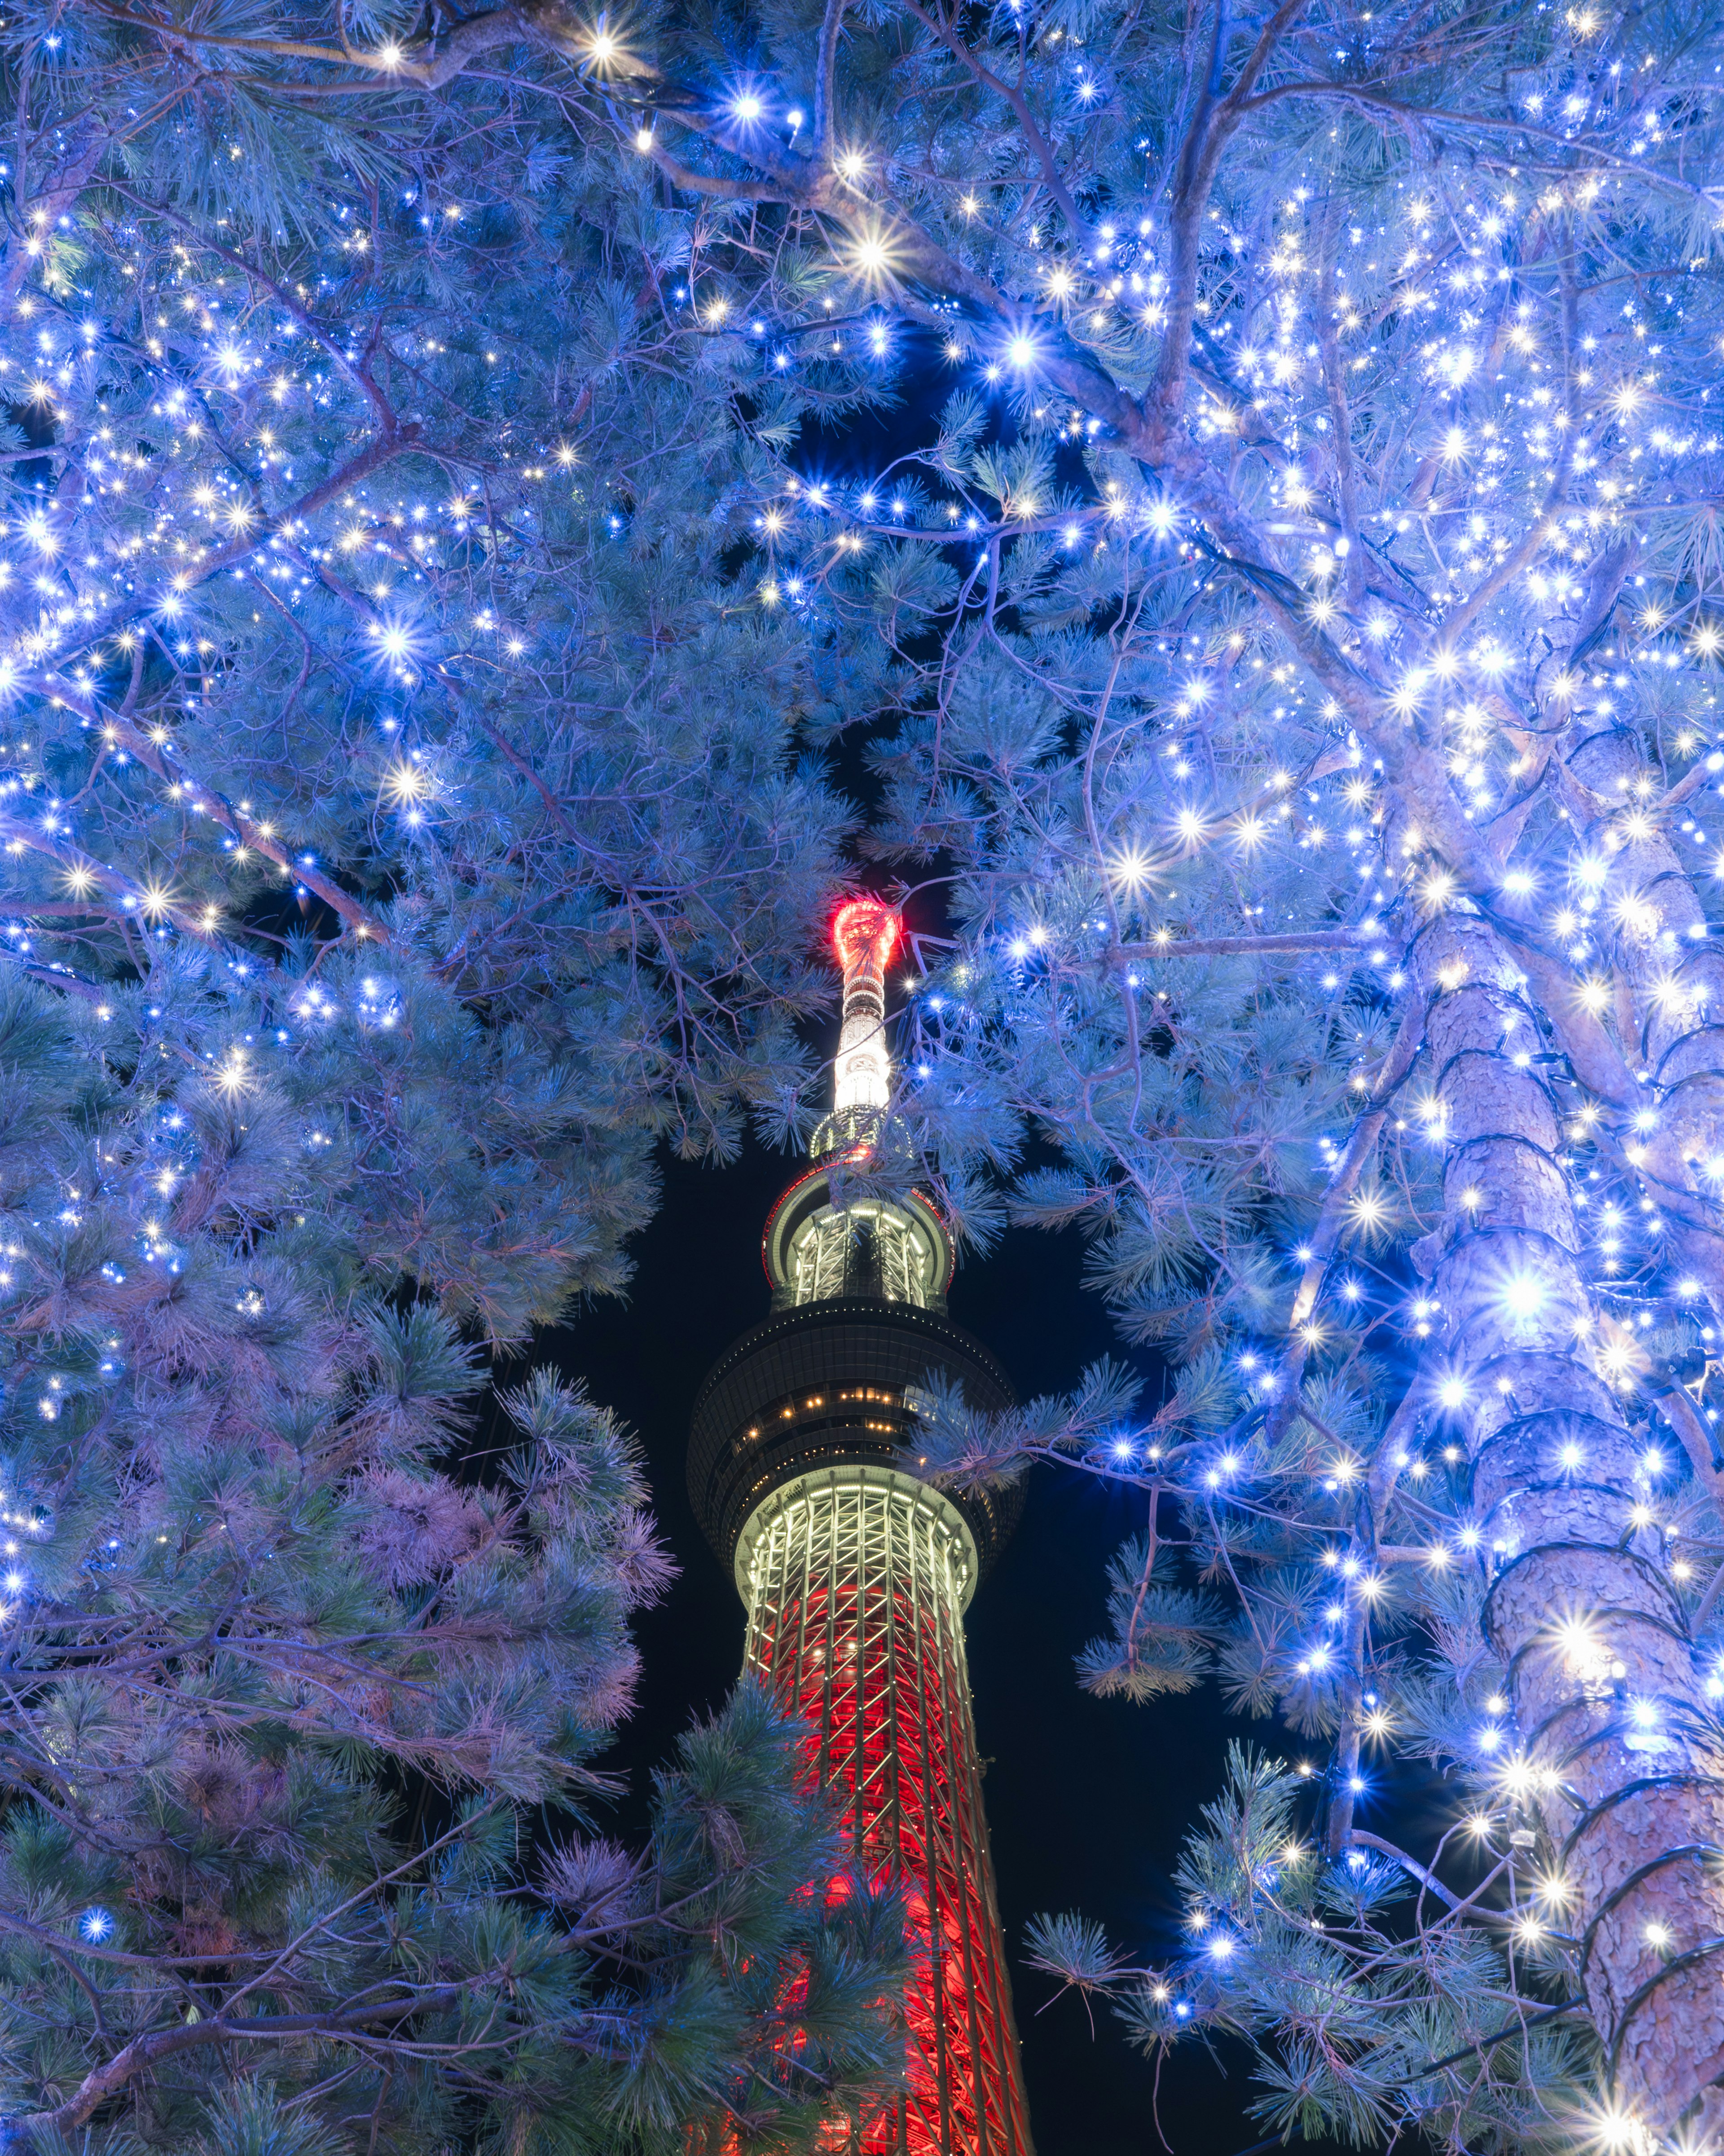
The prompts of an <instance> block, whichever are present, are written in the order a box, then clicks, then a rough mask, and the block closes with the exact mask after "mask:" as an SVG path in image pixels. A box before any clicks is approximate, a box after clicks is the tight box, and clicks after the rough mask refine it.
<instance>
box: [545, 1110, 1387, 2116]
mask: <svg viewBox="0 0 1724 2156" xmlns="http://www.w3.org/2000/svg"><path fill="white" fill-rule="evenodd" d="M792 1173H793V1161H792V1160H791V1159H790V1158H789V1157H788V1156H785V1155H772V1154H768V1153H767V1152H762V1151H760V1150H758V1149H756V1148H752V1147H751V1149H750V1151H749V1152H748V1154H747V1157H746V1158H745V1159H744V1160H743V1161H742V1163H741V1164H739V1165H738V1166H736V1167H735V1168H728V1169H714V1168H697V1167H692V1166H689V1165H686V1164H684V1163H675V1162H672V1163H668V1165H667V1167H666V1169H665V1180H664V1203H663V1204H662V1206H661V1208H660V1210H659V1214H658V1215H657V1217H656V1218H655V1219H654V1221H653V1223H652V1224H651V1225H650V1226H649V1228H648V1229H646V1231H645V1232H644V1234H643V1235H641V1236H640V1237H639V1239H638V1241H637V1243H636V1245H635V1255H636V1258H637V1264H638V1270H637V1272H636V1275H635V1278H634V1286H633V1289H632V1291H631V1294H630V1297H629V1301H628V1302H627V1303H626V1304H624V1303H619V1302H615V1301H611V1302H607V1303H603V1304H598V1305H595V1306H593V1308H592V1309H591V1310H590V1311H589V1312H587V1313H585V1314H583V1315H582V1316H581V1317H579V1318H577V1320H576V1321H575V1322H573V1323H572V1325H571V1326H569V1327H567V1329H565V1330H564V1331H562V1332H558V1333H556V1334H552V1335H551V1336H548V1337H547V1338H546V1341H545V1342H543V1343H542V1346H541V1353H548V1354H550V1355H553V1356H554V1357H555V1358H557V1361H558V1362H559V1363H561V1365H562V1368H563V1369H564V1371H565V1372H566V1373H567V1374H569V1375H570V1376H574V1377H579V1378H583V1379H584V1380H585V1381H586V1383H587V1386H588V1388H589V1390H590V1391H591V1394H592V1395H593V1398H594V1399H596V1400H598V1401H600V1402H602V1403H603V1404H606V1405H608V1406H611V1407H613V1408H615V1409H617V1410H618V1412H619V1413H620V1414H622V1415H623V1416H624V1417H625V1418H626V1419H627V1420H628V1421H629V1423H630V1424H632V1425H633V1427H634V1430H636V1432H637V1433H638V1434H639V1437H640V1439H641V1440H642V1442H643V1443H644V1446H645V1448H646V1452H647V1455H648V1459H649V1463H650V1472H651V1476H652V1483H653V1491H654V1502H655V1506H656V1509H657V1512H658V1516H659V1520H660V1522H662V1525H663V1528H664V1532H665V1533H666V1535H667V1537H668V1538H669V1540H670V1543H671V1545H672V1547H673V1548H674V1549H675V1553H676V1556H677V1558H678V1559H679V1561H680V1563H681V1565H682V1574H681V1577H680V1579H679V1581H678V1582H677V1584H676V1586H675V1589H673V1591H672V1592H671V1594H670V1597H669V1599H668V1600H667V1601H666V1602H665V1603H664V1604H663V1605H662V1606H661V1607H660V1608H659V1609H656V1610H654V1611H653V1612H651V1613H650V1614H648V1615H647V1616H646V1617H645V1618H644V1619H643V1620H641V1623H640V1626H639V1637H640V1642H641V1646H642V1649H643V1652H644V1663H645V1668H644V1684H643V1688H642V1694H641V1706H640V1712H639V1713H638V1714H637V1715H636V1717H634V1720H633V1721H631V1722H629V1725H628V1727H626V1729H625V1730H624V1731H623V1735H622V1740H621V1742H620V1743H619V1744H618V1748H617V1749H616V1751H615V1753H613V1754H612V1755H611V1763H613V1765H615V1766H617V1767H618V1768H623V1769H626V1770H627V1771H628V1773H629V1776H630V1779H631V1784H632V1789H633V1792H634V1794H633V1798H632V1800H631V1802H630V1803H629V1805H628V1806H626V1807H625V1808H624V1809H623V1814H622V1816H621V1820H620V1822H619V1823H621V1824H623V1825H639V1824H642V1823H644V1817H645V1812H644V1793H645V1791H646V1789H647V1784H648V1777H649V1774H650V1771H651V1769H652V1768H653V1767H654V1765H656V1764H658V1763H660V1762H661V1761H663V1760H664V1759H665V1758H667V1757H668V1756H669V1754H670V1749H671V1747H672V1745H673V1743H674V1742H675V1738H676V1735H677V1733H678V1732H679V1731H680V1730H681V1729H682V1728H684V1727H686V1725H687V1723H688V1722H689V1720H690V1717H692V1716H693V1715H695V1714H697V1713H701V1712H707V1711H709V1710H710V1709H711V1708H712V1707H716V1705H717V1704H718V1703H719V1702H721V1700H722V1698H723V1697H724V1696H725V1694H726V1692H727V1691H728V1690H729V1688H730V1686H731V1685H732V1684H733V1683H734V1682H735V1681H736V1675H737V1672H738V1671H739V1669H740V1667H741V1655H742V1609H741V1603H740V1602H739V1600H738V1599H737V1597H736V1591H735V1589H734V1588H733V1587H732V1585H731V1582H730V1580H729V1579H728V1578H726V1576H725V1575H724V1573H723V1572H722V1571H721V1568H720V1566H719V1563H718V1561H717V1559H716V1558H715V1557H714V1556H713V1554H712V1553H711V1550H710V1549H709V1548H707V1546H706V1542H705V1540H704V1538H703V1537H702V1536H701V1534H700V1529H699V1527H697V1526H696V1524H695V1517H694V1514H693V1512H692V1511H691V1509H690V1505H689V1501H688V1498H687V1496H686V1494H685V1490H684V1486H683V1460H684V1448H685V1442H686V1439H687V1434H688V1419H689V1411H690V1407H691V1406H692V1404H693V1402H694V1399H695V1392H696V1390H697V1389H698V1387H699V1385H700V1379H701V1378H702V1377H703V1376H704V1374H705V1373H706V1369H707V1368H708V1366H709V1365H710V1364H711V1363H712V1362H714V1361H715V1360H716V1358H717V1357H718V1355H719V1354H720V1353H721V1351H722V1350H723V1349H724V1347H726V1346H727V1345H728V1343H729V1342H731V1340H732V1339H733V1338H735V1337H736V1335H737V1334H738V1333H739V1332H743V1331H744V1330H745V1329H746V1328H747V1327H749V1326H751V1325H752V1324H754V1323H756V1322H757V1321H758V1320H760V1319H761V1318H762V1317H765V1315H766V1313H767V1282H766V1278H765V1276H764V1274H763V1272H762V1269H761V1265H760V1260H759V1250H760V1236H761V1229H762V1224H763V1222H764V1219H765V1217H766V1214H767V1209H768V1208H769V1207H770V1205H771V1204H772V1200H773V1199H774V1198H775V1197H776V1196H777V1193H778V1192H779V1191H780V1190H781V1189H782V1188H783V1186H784V1184H785V1183H787V1182H788V1181H789V1180H790V1178H791V1175H792ZM1080 1263H1081V1246H1080V1243H1079V1242H1078V1240H1077V1239H1076V1237H1075V1235H1070V1234H1067V1235H1060V1236H1050V1235H1042V1234H1039V1233H1035V1232H1032V1231H1029V1230H1017V1231H1013V1232H1010V1233H1008V1235H1007V1236H1006V1237H1005V1239H1004V1240H1003V1245H1002V1246H1001V1247H1000V1249H999V1250H998V1251H997V1252H996V1253H995V1254H994V1255H993V1256H992V1257H990V1258H988V1259H987V1260H980V1261H977V1260H972V1261H971V1262H970V1263H969V1264H967V1265H962V1266H961V1267H960V1269H959V1271H958V1275H957V1280H956V1281H955V1282H954V1284H953V1288H952V1299H951V1300H952V1317H954V1318H955V1319H956V1320H957V1322H958V1323H959V1324H961V1325H962V1326H965V1327H967V1328H968V1329H969V1330H970V1331H971V1332H974V1333H976V1334H977V1335H978V1336H979V1337H981V1338H982V1339H983V1341H984V1342H986V1343H987V1344H988V1346H989V1347H992V1348H993V1350H994V1352H995V1353H996V1354H998V1357H999V1358H1000V1359H1001V1360H1002V1361H1003V1363H1004V1364H1005V1365H1006V1367H1007V1368H1008V1370H1009V1371H1010V1373H1012V1376H1013V1378H1014V1380H1015V1382H1016V1383H1017V1385H1018V1390H1019V1392H1020V1394H1023V1395H1024V1396H1026V1397H1027V1396H1029V1394H1034V1393H1038V1392H1045V1391H1054V1390H1060V1389H1065V1388H1068V1387H1070V1385H1071V1384H1072V1383H1073V1382H1074V1381H1075V1378H1077V1376H1078V1373H1079V1372H1080V1369H1081V1368H1082V1367H1083V1365H1084V1364H1085V1363H1087V1362H1090V1361H1092V1360H1093V1359H1094V1358H1095V1357H1096V1356H1098V1355H1101V1354H1105V1353H1112V1354H1114V1355H1116V1356H1118V1355H1120V1354H1121V1352H1122V1351H1121V1348H1120V1347H1119V1344H1118V1342H1117V1341H1116V1339H1115V1338H1114V1337H1113V1335H1112V1333H1111V1329H1110V1327H1109V1325H1108V1322H1107V1318H1106V1312H1104V1310H1103V1308H1102V1306H1101V1301H1100V1299H1099V1298H1098V1297H1097V1296H1094V1295H1092V1294H1090V1293H1088V1292H1086V1291H1084V1290H1083V1288H1082V1286H1081V1285H1080ZM1141 1367H1142V1368H1143V1369H1144V1371H1145V1373H1146V1375H1147V1377H1149V1378H1150V1380H1151V1383H1152V1387H1153V1383H1154V1371H1153V1368H1152V1364H1151V1363H1149V1362H1148V1361H1147V1360H1144V1361H1142V1363H1141ZM1152 1397H1153V1392H1152ZM1141 1512H1142V1507H1141V1502H1140V1501H1137V1500H1136V1499H1134V1498H1132V1497H1131V1496H1128V1495H1126V1494H1122V1493H1120V1492H1118V1491H1113V1490H1111V1489H1110V1488H1109V1487H1108V1486H1106V1485H1105V1484H1102V1483H1100V1482H1098V1481H1095V1480H1094V1479H1093V1478H1090V1477H1088V1476H1082V1475H1080V1474H1078V1473H1077V1472H1075V1471H1073V1470H1070V1469H1062V1468H1059V1467H1050V1466H1041V1467H1038V1468H1037V1469H1036V1470H1035V1471H1034V1475H1033V1476H1032V1478H1031V1483H1030V1489H1029V1502H1028V1504H1027V1506H1026V1507H1025V1511H1024V1520H1023V1522H1022V1524H1021V1525H1020V1527H1018V1532H1017V1534H1016V1537H1014V1539H1013V1543H1011V1545H1010V1546H1009V1547H1008V1549H1007V1551H1006V1553H1005V1555H1004V1557H1003V1558H1002V1560H1001V1562H1000V1563H999V1564H998V1566H997V1568H995V1570H994V1572H993V1573H992V1575H991V1576H990V1577H989V1578H988V1580H987V1581H986V1582H984V1584H983V1586H982V1587H981V1589H979V1591H978V1592H977V1596H976V1598H975V1600H974V1601H973V1602H972V1604H971V1609H970V1614H969V1620H968V1637H969V1651H970V1671H971V1676H972V1681H973V1684H974V1687H975V1701H976V1722H977V1738H978V1742H979V1745H980V1749H981V1753H982V1756H983V1760H984V1762H985V1780H984V1784H983V1787H984V1789H985V1792H986V1796H987V1802H988V1817H989V1820H990V1822H991V1824H992V1828H993V1851H994V1863H995V1868H996V1871H997V1875H998V1886H999V1898H1000V1911H1001V1915H1002V1917H1003V1922H1004V1927H1005V1934H1006V1941H1007V1952H1008V1960H1009V1962H1010V1963H1011V1974H1012V1983H1013V1994H1014V1999H1015V2004H1016V2010H1017V2015H1018V2030H1019V2033H1020V2035H1022V2037H1023V2040H1024V2066H1025V2071H1026V2075H1027V2078H1028V2082H1029V2104H1030V2112H1031V2117H1032V2121H1033V2125H1034V2133H1035V2138H1036V2143H1037V2147H1038V2149H1039V2152H1040V2156H1080V2152H1081V2156H1128V2152H1130V2156H1137V2152H1138V2151H1143V2152H1146V2156H1151V2153H1152V2152H1155V2151H1157V2150H1158V2149H1159V2148H1161V2147H1162V2143H1161V2142H1160V2141H1159V2140H1158V2138H1157V2129H1156V2122H1155V2116H1154V2112H1153V2111H1152V2106H1156V2105H1157V2103H1158V2110H1159V2117H1160V2123H1161V2128H1162V2132H1163V2133H1165V2136H1166V2141H1167V2145H1169V2146H1170V2147H1171V2148H1172V2150H1173V2151H1174V2152H1175V2156H1234V2153H1235V2152H1236V2151H1239V2150H1241V2149H1244V2148H1246V2147H1247V2146H1249V2144H1250V2143H1254V2142H1255V2141H1257V2140H1259V2139H1260V2138H1261V2135H1262V2132H1263V2129H1262V2128H1260V2127H1259V2126H1257V2125H1255V2124H1254V2123H1253V2122H1252V2121H1250V2120H1249V2119H1248V2118H1246V2117H1245V2116H1244V2103H1245V2102H1246V2100H1247V2093H1248V2092H1247V2089H1246V2086H1245V2074H1244V2058H1243V2055H1238V2056H1217V2055H1215V2054H1213V2053H1209V2052H1206V2051H1203V2049H1201V2048H1200V2047H1198V2046H1186V2047H1184V2048H1183V2049H1182V2050H1181V2051H1179V2052H1178V2053H1177V2054H1175V2055H1174V2056H1172V2057H1171V2058H1170V2059H1168V2060H1167V2061H1166V2062H1165V2063H1164V2064H1163V2066H1162V2071H1161V2076H1160V2091H1159V2097H1158V2099H1157V2093H1156V2087H1155V2079H1156V2077H1155V2071H1154V2068H1153V2066H1152V2064H1151V2063H1149V2062H1148V2061H1146V2060H1145V2059H1144V2058H1143V2057H1142V2056H1141V2055H1140V2054H1138V2053H1137V2052H1135V2051H1132V2050H1131V2049H1130V2048H1129V2047H1128V2046H1127V2045H1126V2042H1125V2041H1124V2040H1123V2037H1122V2035H1121V2033H1120V2030H1119V2027H1118V2025H1117V2024H1116V2023H1115V2022H1113V2021H1112V2020H1111V2018H1110V2017H1109V2016H1108V2015H1106V2012H1105V2010H1103V2011H1102V2012H1101V2013H1099V2014H1098V2016H1097V2023H1096V2031H1095V2038H1094V2039H1093V2040H1092V2039H1091V2036H1090V2026H1089V2022H1088V2019H1087V2017H1086V2015H1085V2010H1084V2006H1083V2004H1082V2002H1081V2001H1080V1999H1077V1998H1076V1997H1075V1996H1073V1995H1070V1994H1068V1995H1067V1996H1065V1997H1064V1998H1060V1999H1054V1985H1053V1984H1052V1983H1051V1982H1050V1981H1049V1979H1046V1978H1044V1977H1040V1976H1037V1975H1035V1974H1033V1973H1030V1972H1029V1971H1026V1970H1025V1969H1023V1967H1022V1966H1021V1964H1020V1963H1019V1960H1018V1956H1019V1953H1020V1950H1021V1944H1022V1939H1023V1933H1024V1923H1025V1921H1026V1919H1027V1918H1029V1917H1031V1916H1032V1915H1034V1913H1035V1912H1038V1911H1040V1910H1045V1909H1054V1910H1060V1909H1070V1908H1076V1909H1080V1910H1082V1911H1083V1912H1085V1914H1086V1915H1088V1916H1090V1917H1096V1918H1099V1919H1101V1921H1102V1922H1104V1923H1105V1924H1106V1927H1107V1928H1108V1930H1109V1932H1110V1933H1111V1936H1112V1938H1113V1939H1114V1941H1115V1943H1116V1945H1119V1946H1121V1947H1123V1948H1126V1949H1127V1950H1128V1951H1130V1952H1131V1953H1133V1954H1134V1955H1136V1956H1139V1957H1142V1958H1146V1959H1150V1960H1160V1959H1161V1958H1163V1957H1164V1956H1165V1955H1167V1953H1168V1952H1169V1951H1170V1949H1171V1948H1172V1946H1173V1944H1174V1943H1175V1938H1176V1933H1177V1928H1178V1903H1177V1902H1176V1900H1175V1898H1174V1897H1173V1894H1172V1891H1171V1886H1170V1876H1171V1872H1172V1865H1173V1861H1174V1860H1175V1857H1176V1856H1177V1854H1178V1847H1179V1843H1180V1840H1181V1837H1182V1835H1183V1830H1184V1829H1185V1827H1186V1826H1187V1825H1188V1822H1190V1821H1191V1820H1193V1818H1194V1816H1195V1815H1196V1811H1197V1808H1198V1805H1199V1804H1201V1803H1203V1801H1204V1800H1205V1799H1208V1798H1209V1797H1211V1796H1213V1794H1215V1793H1216V1791H1217V1790H1218V1789H1219V1785H1220V1780H1221V1772H1222V1760H1223V1754H1224V1748H1225V1742H1226V1738H1227V1736H1228V1734H1229V1733H1230V1732H1233V1733H1238V1734H1241V1735H1245V1734H1249V1735H1253V1736H1255V1737H1256V1738H1258V1739H1259V1741H1260V1742H1261V1741H1265V1740H1267V1739H1269V1738H1270V1737H1271V1735H1272V1732H1271V1730H1270V1726H1269V1725H1267V1724H1265V1723H1255V1724H1253V1723H1248V1722H1236V1721H1234V1720H1233V1719H1232V1718H1231V1717H1228V1716H1226V1715H1224V1713H1223V1712H1222V1711H1221V1707H1220V1705H1219V1701H1218V1699H1217V1697H1216V1695H1215V1693H1214V1691H1213V1687H1212V1688H1208V1689H1206V1690H1204V1691H1199V1692H1197V1693H1194V1694H1192V1695H1189V1696H1187V1697H1183V1698H1178V1699H1172V1700H1163V1701H1162V1702H1157V1704H1155V1705H1153V1706H1151V1707H1134V1706H1131V1705H1130V1704H1128V1703H1127V1702H1123V1701H1120V1700H1097V1699H1092V1698H1090V1697H1087V1696H1086V1695H1085V1694H1084V1693H1082V1692H1080V1691H1079V1689H1078V1686H1077V1684H1076V1681H1075V1677H1074V1676H1073V1671H1072V1657H1073V1655H1075V1653H1076V1651H1077V1650H1078V1649H1079V1648H1080V1646H1081V1645H1083V1644H1084V1642H1085V1640H1086V1639H1088V1638H1089V1637H1090V1636H1091V1635H1093V1634H1094V1633H1095V1632H1096V1631H1098V1630H1100V1629H1101V1620H1102V1607H1103V1573H1104V1570H1105V1567H1106V1560H1107V1558H1108V1557H1109V1556H1110V1554H1111V1553H1112V1551H1113V1549H1114V1548H1116V1545H1117V1544H1118V1543H1120V1542H1121V1541H1123V1540H1124V1539H1125V1537H1126V1536H1127V1535H1128V1534H1130V1533H1131V1532H1133V1531H1134V1530H1135V1528H1136V1527H1137V1526H1138V1525H1139V1524H1140V1519H1141ZM1285 1741H1288V1740H1284V1742H1285ZM1302 1749H1303V1748H1298V1747H1296V1752H1297V1751H1298V1750H1302ZM1363 1823H1368V1824H1373V1825H1376V1824H1379V1822H1378V1820H1373V1819H1371V1818H1370V1816H1369V1815H1367V1817H1366V1820H1365V1821H1364V1822H1363ZM1050 2001H1051V2002H1052V2003H1049V2002H1050Z"/></svg>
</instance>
